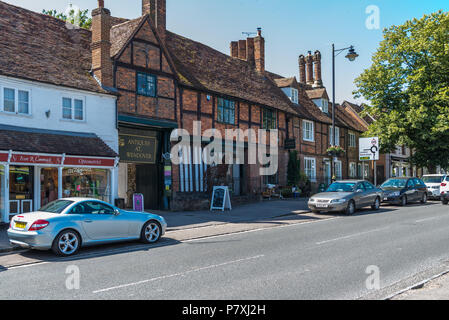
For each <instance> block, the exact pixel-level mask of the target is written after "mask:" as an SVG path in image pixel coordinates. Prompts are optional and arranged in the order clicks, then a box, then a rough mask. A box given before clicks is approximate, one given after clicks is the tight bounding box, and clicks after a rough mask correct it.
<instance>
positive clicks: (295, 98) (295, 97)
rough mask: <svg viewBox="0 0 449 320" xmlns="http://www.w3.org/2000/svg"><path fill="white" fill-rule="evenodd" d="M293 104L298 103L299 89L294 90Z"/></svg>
mask: <svg viewBox="0 0 449 320" xmlns="http://www.w3.org/2000/svg"><path fill="white" fill-rule="evenodd" d="M291 99H292V102H293V103H296V104H297V103H298V89H295V88H292V97H291Z"/></svg>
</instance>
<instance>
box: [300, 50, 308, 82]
mask: <svg viewBox="0 0 449 320" xmlns="http://www.w3.org/2000/svg"><path fill="white" fill-rule="evenodd" d="M298 61H299V83H304V84H305V83H306V58H305V57H304V55H303V54H302V55H300V56H299V59H298Z"/></svg>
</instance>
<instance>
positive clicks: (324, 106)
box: [321, 99, 329, 113]
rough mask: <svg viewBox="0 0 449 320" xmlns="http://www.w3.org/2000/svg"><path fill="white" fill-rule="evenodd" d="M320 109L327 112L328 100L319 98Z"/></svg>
mask: <svg viewBox="0 0 449 320" xmlns="http://www.w3.org/2000/svg"><path fill="white" fill-rule="evenodd" d="M321 111H323V112H324V113H328V112H329V101H327V99H321Z"/></svg>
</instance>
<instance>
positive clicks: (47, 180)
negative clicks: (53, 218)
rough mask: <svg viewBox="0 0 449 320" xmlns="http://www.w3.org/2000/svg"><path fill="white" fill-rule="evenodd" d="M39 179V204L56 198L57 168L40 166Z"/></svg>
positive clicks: (43, 204) (42, 204) (45, 203)
mask: <svg viewBox="0 0 449 320" xmlns="http://www.w3.org/2000/svg"><path fill="white" fill-rule="evenodd" d="M40 180H41V206H45V205H47V204H48V203H50V202H52V201H55V200H57V199H58V169H57V168H42V169H41V174H40Z"/></svg>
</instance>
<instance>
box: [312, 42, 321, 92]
mask: <svg viewBox="0 0 449 320" xmlns="http://www.w3.org/2000/svg"><path fill="white" fill-rule="evenodd" d="M313 62H314V73H315V83H314V85H313V86H314V87H316V88H321V87H322V86H323V79H322V78H321V52H319V51H318V50H317V51H315V54H314V56H313Z"/></svg>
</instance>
